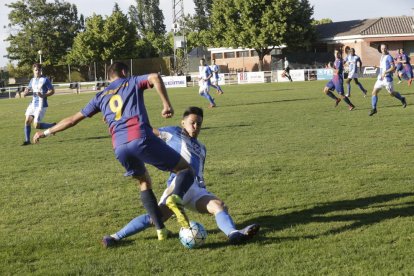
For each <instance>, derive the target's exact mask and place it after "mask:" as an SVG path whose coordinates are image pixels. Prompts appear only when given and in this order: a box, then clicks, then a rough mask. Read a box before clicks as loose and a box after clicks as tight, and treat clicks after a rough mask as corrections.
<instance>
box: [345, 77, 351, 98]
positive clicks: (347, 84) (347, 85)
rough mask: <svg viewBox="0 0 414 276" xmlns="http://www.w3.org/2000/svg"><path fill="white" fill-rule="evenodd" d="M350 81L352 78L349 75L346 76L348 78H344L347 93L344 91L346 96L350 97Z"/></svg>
mask: <svg viewBox="0 0 414 276" xmlns="http://www.w3.org/2000/svg"><path fill="white" fill-rule="evenodd" d="M351 81H352V78H350V76H348V78H347V79H346V87H347V89H348V90H347V93H346V96H347V97H351Z"/></svg>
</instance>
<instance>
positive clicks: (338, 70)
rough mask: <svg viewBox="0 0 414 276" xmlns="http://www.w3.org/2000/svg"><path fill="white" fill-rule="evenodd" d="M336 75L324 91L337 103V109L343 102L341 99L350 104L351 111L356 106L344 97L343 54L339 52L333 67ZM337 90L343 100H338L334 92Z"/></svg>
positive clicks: (336, 54) (336, 52)
mask: <svg viewBox="0 0 414 276" xmlns="http://www.w3.org/2000/svg"><path fill="white" fill-rule="evenodd" d="M333 69H334V73H333V77H332V80H330V81H329V82H328V83H327V84H326V86H325V88H324V89H323V92H324V93H325V94H326V96H328V97H329V98H331V99H333V100H334V101H335V107H337V106H338V104H339V103H340V102H341V98H342V99H343V100H344V102H346V103H347V104H348V107H349V110H353V109H354V108H355V106H354V105H353V104H352V103H351V101H350V100H349V98H348V97H347V96H345V95H344V76H343V72H344V63H343V60H342V58H341V53H340V52H339V51H335V62H334V65H333ZM334 90H336V92H338V94H339V96H341V98H337V97H336V96H335V95H334V94H333V93H332V92H333V91H334Z"/></svg>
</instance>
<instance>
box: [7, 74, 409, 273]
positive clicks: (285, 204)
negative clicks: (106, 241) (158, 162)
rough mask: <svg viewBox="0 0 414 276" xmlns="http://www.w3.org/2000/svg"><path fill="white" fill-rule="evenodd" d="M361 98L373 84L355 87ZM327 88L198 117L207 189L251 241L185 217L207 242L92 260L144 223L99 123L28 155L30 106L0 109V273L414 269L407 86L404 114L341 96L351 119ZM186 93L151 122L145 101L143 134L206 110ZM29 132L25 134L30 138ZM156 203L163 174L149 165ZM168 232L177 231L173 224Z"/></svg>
mask: <svg viewBox="0 0 414 276" xmlns="http://www.w3.org/2000/svg"><path fill="white" fill-rule="evenodd" d="M362 83H363V84H364V86H365V87H366V88H367V89H368V90H371V89H372V86H373V83H374V80H365V79H362ZM324 84H325V82H320V81H317V82H297V83H272V84H257V85H238V86H224V87H223V88H224V90H225V94H224V95H223V96H215V98H216V101H217V104H218V107H217V108H215V109H207V108H206V109H205V119H204V124H203V130H202V132H201V135H200V137H199V138H200V140H201V141H202V142H203V143H204V144H205V145H206V146H207V162H206V167H205V178H206V184H207V186H208V188H209V190H210V191H211V192H213V193H215V194H216V195H218V196H219V197H220V198H222V199H223V200H224V201H225V202H226V204H227V205H228V206H229V210H230V213H231V214H232V216H233V218H234V220H235V222H236V224H237V226H239V227H240V228H241V227H244V226H246V225H248V224H251V223H260V224H261V225H262V229H261V231H260V234H259V236H258V237H257V238H256V239H254V240H253V241H252V242H250V243H248V244H246V245H242V246H230V245H228V243H227V240H226V238H225V236H224V234H222V233H221V232H220V231H219V230H218V229H217V227H216V224H215V221H214V218H213V217H211V216H207V215H199V214H195V213H189V215H190V217H191V218H192V219H193V220H196V221H199V222H201V223H202V224H203V225H204V226H205V227H206V229H207V231H208V234H209V236H208V238H207V242H206V244H205V245H204V246H203V247H202V248H200V249H196V250H187V249H185V248H184V247H183V246H182V245H181V244H180V243H179V241H178V238H174V239H170V240H168V241H166V242H159V241H157V240H156V233H155V230H154V229H149V230H146V231H144V232H142V233H140V234H139V235H136V236H133V237H130V238H128V239H126V240H125V242H123V243H122V246H120V247H117V248H113V249H110V250H105V249H103V248H102V247H101V246H100V244H99V241H100V239H101V238H102V236H103V235H105V234H110V233H114V232H115V231H116V230H118V229H119V228H120V227H122V226H123V225H124V224H126V223H127V222H128V221H129V220H130V219H132V218H133V217H134V216H136V215H139V214H141V213H143V212H144V209H143V207H142V205H141V203H140V202H139V199H138V193H137V190H136V187H135V183H134V182H133V181H132V180H130V179H128V178H124V177H123V176H122V174H123V168H122V167H121V165H120V164H119V163H118V162H117V160H116V159H115V158H114V156H113V152H112V150H111V140H110V137H109V136H108V132H107V130H106V126H105V125H104V124H103V122H102V120H101V117H100V116H99V115H97V116H95V117H94V118H93V119H87V120H85V121H83V122H81V123H80V124H79V125H78V126H76V127H75V128H73V129H70V130H67V131H65V132H62V133H59V134H58V135H56V136H55V137H49V138H47V139H43V140H42V141H41V143H40V144H39V145H32V146H27V147H20V144H21V142H22V141H23V119H24V112H25V109H26V107H27V104H28V103H29V101H30V99H11V100H2V101H0V131H1V138H2V143H1V145H0V150H1V159H0V161H1V170H0V179H1V185H0V204H1V209H0V236H1V237H2V244H1V246H0V274H2V275H11V274H29V273H34V274H37V275H52V274H53V275H56V274H66V275H67V274H71V275H73V274H88V275H94V274H101V275H102V274H105V275H106V274H120V275H127V274H130V275H148V274H161V275H167V274H168V275H170V274H173V275H198V274H199V275H211V274H227V275H240V274H244V275H263V274H278V275H283V274H294V275H303V274H312V275H313V274H337V275H343V274H352V275H355V274H360V275H369V274H371V275H374V274H375V275H377V274H394V273H398V274H410V273H412V271H414V265H413V264H412V262H411V261H412V260H411V259H412V258H411V255H412V248H413V245H414V241H413V239H414V234H413V227H412V225H413V215H414V203H413V202H414V192H413V187H414V181H413V180H414V177H413V174H412V168H413V164H414V158H413V157H414V156H413V148H414V142H413V134H414V130H413V128H412V127H411V126H412V121H413V115H414V111H413V107H412V106H410V103H411V102H412V103H413V104H414V100H413V97H412V96H413V92H412V90H413V88H412V87H407V86H406V84H400V85H396V88H397V90H398V91H401V92H402V94H404V95H406V96H407V101H408V104H409V105H408V107H407V108H406V109H402V108H401V105H400V103H399V102H398V101H397V100H395V99H393V98H391V97H389V96H388V95H387V93H386V92H385V90H384V91H382V92H381V93H380V96H379V104H378V114H376V115H375V116H373V117H369V116H368V113H369V110H370V108H371V107H370V97H367V98H364V97H363V96H362V93H361V92H360V91H359V89H358V88H357V87H356V85H355V84H353V95H352V97H351V100H352V101H353V103H354V104H355V105H356V107H357V108H356V110H354V111H352V112H349V111H348V109H347V108H346V105H345V103H344V102H341V103H340V105H339V106H338V107H337V108H334V107H333V106H334V102H333V101H332V100H331V99H329V98H328V97H326V96H324V95H323V93H322V92H321V90H322V88H323V86H324ZM196 90H197V89H196V88H186V89H171V90H169V94H170V97H171V100H172V102H173V105H174V108H175V111H176V116H175V117H174V118H173V119H168V120H167V119H163V118H161V116H160V111H161V105H160V103H159V100H158V99H157V95H156V93H155V91H153V90H149V91H147V92H146V98H145V100H146V105H147V109H148V112H149V115H150V119H151V123H152V125H153V126H154V127H159V126H165V125H177V124H178V123H179V121H180V115H181V113H182V111H183V110H184V108H185V107H187V106H189V105H197V106H202V107H206V106H207V102H206V100H205V99H204V98H202V97H199V96H198V94H197V92H196ZM92 96H93V94H83V95H61V96H54V97H52V98H50V108H49V110H48V112H47V114H46V118H45V121H48V122H52V121H59V120H60V119H62V118H64V117H67V116H69V115H72V114H73V113H75V112H76V111H78V110H80V109H81V108H82V107H83V106H84V105H85V104H86V103H87V102H88V100H89V99H90V98H91V97H92ZM33 134H34V130H32V136H33ZM149 171H150V174H151V176H152V178H153V182H154V191H155V193H156V195H157V196H158V197H159V196H160V195H161V193H162V191H163V189H164V187H165V180H166V179H167V173H162V172H159V171H157V170H156V169H154V168H152V167H150V168H149ZM167 227H168V228H169V229H171V230H172V231H173V232H174V233H176V235H177V233H178V230H179V227H178V225H177V223H176V221H174V220H170V221H169V222H167Z"/></svg>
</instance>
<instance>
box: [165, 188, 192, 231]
mask: <svg viewBox="0 0 414 276" xmlns="http://www.w3.org/2000/svg"><path fill="white" fill-rule="evenodd" d="M166 204H167V207H168V208H169V209H170V210H171V211H173V213H174V214H175V216H176V217H177V221H178V223H179V224H180V225H181V227H184V228H190V221H189V219H188V217H187V214H186V213H185V211H184V206H183V200H182V199H181V198H180V197H179V196H178V195H174V194H173V195H170V196H169V197H168V198H167V201H166Z"/></svg>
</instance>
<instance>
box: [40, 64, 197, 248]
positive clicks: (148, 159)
mask: <svg viewBox="0 0 414 276" xmlns="http://www.w3.org/2000/svg"><path fill="white" fill-rule="evenodd" d="M128 71H129V70H128V66H127V65H125V64H123V63H121V62H115V63H113V64H112V65H111V66H110V67H109V69H108V76H109V80H110V81H111V83H110V85H109V86H108V87H106V88H105V89H104V90H103V91H102V92H99V93H97V94H96V95H95V97H94V98H93V99H92V100H91V101H90V102H89V103H88V104H87V105H86V106H85V108H83V109H82V110H81V111H80V112H77V113H76V114H74V115H72V116H70V117H68V118H65V119H63V120H62V121H60V122H59V123H58V124H57V125H55V126H53V127H52V128H50V129H48V130H46V131H44V132H37V133H36V134H35V136H34V138H33V140H34V142H35V143H37V142H39V139H40V138H45V137H47V136H49V135H51V134H55V133H57V132H60V131H64V130H66V129H68V128H70V127H73V126H75V125H77V124H78V123H79V122H80V121H82V120H83V119H85V118H86V117H92V116H94V115H95V114H97V113H99V112H102V113H103V116H104V119H105V122H106V123H107V124H108V127H109V131H110V133H111V135H112V145H113V149H114V153H115V156H116V158H117V159H118V161H119V162H120V163H121V164H122V166H124V168H125V170H126V173H125V176H132V177H133V178H134V179H136V180H137V181H138V183H137V184H138V186H139V189H140V195H141V201H142V203H143V205H144V207H145V209H146V211H147V212H148V214H149V216H150V217H151V220H152V221H153V222H154V225H155V227H156V229H157V235H158V239H159V240H165V239H167V237H168V230H167V229H166V228H165V225H164V222H163V221H162V214H161V210H160V209H159V207H158V204H157V199H156V198H155V195H154V193H153V191H152V183H151V178H150V176H149V174H148V171H147V169H146V167H145V164H144V163H147V164H151V165H153V166H155V167H157V168H158V169H160V170H164V171H171V172H174V173H176V174H177V176H176V177H177V180H176V185H175V187H174V189H173V191H172V192H171V195H170V196H169V197H168V198H167V200H166V205H167V206H168V208H169V209H171V210H172V211H173V212H174V214H175V215H176V217H177V220H178V222H179V223H180V224H181V226H182V227H189V220H188V217H187V216H186V214H185V212H184V208H183V206H182V198H183V196H184V194H185V193H186V192H187V190H188V189H189V188H190V186H191V185H192V184H193V181H194V173H193V170H192V169H191V167H190V166H189V164H188V163H187V161H185V159H184V158H182V157H181V156H180V154H178V153H177V152H175V151H174V150H173V149H171V148H170V147H169V146H167V145H166V144H165V143H164V141H162V140H161V139H160V138H158V137H157V136H155V135H154V134H153V132H152V127H151V125H150V123H149V118H148V114H147V111H146V108H145V105H144V90H146V89H147V88H152V87H155V89H156V90H157V92H158V96H159V97H160V99H161V101H162V104H163V109H162V111H161V115H162V116H163V117H164V118H170V117H172V116H173V114H174V110H173V108H172V106H171V103H170V100H169V98H168V94H167V90H166V89H165V86H164V83H163V81H162V78H161V76H160V75H158V74H149V75H143V76H130V77H128V76H127V75H128Z"/></svg>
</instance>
